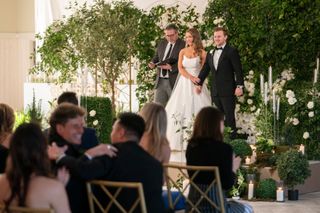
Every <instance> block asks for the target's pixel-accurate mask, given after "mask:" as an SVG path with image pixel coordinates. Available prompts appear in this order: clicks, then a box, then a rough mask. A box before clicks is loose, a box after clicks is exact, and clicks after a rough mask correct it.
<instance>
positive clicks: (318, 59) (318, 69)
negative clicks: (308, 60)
mask: <svg viewBox="0 0 320 213" xmlns="http://www.w3.org/2000/svg"><path fill="white" fill-rule="evenodd" d="M317 70H318V71H319V57H318V58H317Z"/></svg>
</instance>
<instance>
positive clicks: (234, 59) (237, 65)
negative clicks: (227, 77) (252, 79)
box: [230, 49, 244, 85]
mask: <svg viewBox="0 0 320 213" xmlns="http://www.w3.org/2000/svg"><path fill="white" fill-rule="evenodd" d="M230 58H231V64H232V67H233V70H234V73H235V75H236V84H237V85H243V84H244V83H243V73H242V65H241V61H240V56H239V53H238V51H237V50H236V49H233V51H232V52H231V57H230Z"/></svg>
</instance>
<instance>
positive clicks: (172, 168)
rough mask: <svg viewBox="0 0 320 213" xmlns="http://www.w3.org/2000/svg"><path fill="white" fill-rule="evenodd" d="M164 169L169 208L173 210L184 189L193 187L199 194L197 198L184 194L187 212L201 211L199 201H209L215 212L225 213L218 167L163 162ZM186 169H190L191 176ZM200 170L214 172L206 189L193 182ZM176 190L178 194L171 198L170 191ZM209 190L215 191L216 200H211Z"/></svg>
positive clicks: (199, 212)
mask: <svg viewBox="0 0 320 213" xmlns="http://www.w3.org/2000/svg"><path fill="white" fill-rule="evenodd" d="M163 167H164V171H165V180H166V186H167V190H168V202H169V207H170V209H172V210H174V209H175V205H176V204H177V203H178V202H179V200H180V199H181V197H182V196H183V195H184V194H185V192H186V190H188V189H191V187H192V188H193V190H194V191H196V193H198V194H200V196H199V197H198V199H197V200H190V199H189V198H188V196H185V201H186V204H187V205H189V206H190V208H191V209H190V211H188V212H198V213H201V211H200V210H199V207H200V204H201V202H206V203H209V205H210V206H211V207H212V209H214V210H215V211H216V212H221V213H225V206H224V194H223V191H222V186H221V181H220V174H219V168H218V167H216V166H187V165H178V164H164V165H163ZM188 171H189V172H190V171H192V173H193V174H192V176H191V177H189V175H188ZM200 172H212V173H213V174H214V178H213V180H212V182H211V183H210V184H209V185H208V187H206V189H201V187H199V185H197V184H196V183H195V182H194V179H195V178H196V177H197V175H198V174H199V173H200ZM169 173H171V174H172V173H174V174H175V175H176V176H175V177H172V176H170V175H169ZM185 179H187V184H185V185H183V184H182V182H181V181H182V180H185ZM172 189H174V190H178V191H179V195H178V196H177V197H175V198H174V200H173V198H172V196H171V193H170V191H171V190H172ZM210 190H213V191H215V192H216V195H217V196H216V197H217V199H216V200H213V199H212V198H211V197H210V196H209V194H210Z"/></svg>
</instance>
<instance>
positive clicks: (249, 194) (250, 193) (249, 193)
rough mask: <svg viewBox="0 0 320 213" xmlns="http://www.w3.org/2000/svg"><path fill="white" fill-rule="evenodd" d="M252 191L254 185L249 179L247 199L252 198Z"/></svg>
mask: <svg viewBox="0 0 320 213" xmlns="http://www.w3.org/2000/svg"><path fill="white" fill-rule="evenodd" d="M253 191H254V185H253V183H252V181H251V180H250V183H249V185H248V200H251V199H252V198H253Z"/></svg>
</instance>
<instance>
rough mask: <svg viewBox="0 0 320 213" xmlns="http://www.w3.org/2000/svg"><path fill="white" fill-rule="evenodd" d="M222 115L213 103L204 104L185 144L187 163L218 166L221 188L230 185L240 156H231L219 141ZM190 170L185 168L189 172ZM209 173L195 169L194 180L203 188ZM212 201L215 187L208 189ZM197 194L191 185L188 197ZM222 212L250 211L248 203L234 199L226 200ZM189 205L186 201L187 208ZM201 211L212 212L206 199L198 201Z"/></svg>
mask: <svg viewBox="0 0 320 213" xmlns="http://www.w3.org/2000/svg"><path fill="white" fill-rule="evenodd" d="M223 120H224V117H223V114H222V113H221V112H219V111H218V110H217V109H216V108H213V107H204V108H202V109H201V110H200V112H199V113H198V114H197V116H196V118H195V122H194V126H193V133H192V136H191V139H190V141H189V143H188V146H187V151H186V160H187V165H195V166H217V167H219V172H220V177H221V178H220V179H221V185H222V188H223V190H228V189H230V188H231V187H232V186H233V184H234V183H235V180H236V174H235V173H236V171H237V169H238V168H239V166H240V161H241V159H240V157H237V158H235V157H234V154H233V150H232V147H231V146H230V145H228V144H226V143H224V142H223V130H224V121H223ZM192 174H193V172H191V171H190V172H189V176H191V175H192ZM213 178H214V177H213V175H212V174H210V173H207V172H203V173H199V174H198V175H197V177H196V178H195V179H194V182H195V183H196V184H197V185H198V186H199V188H201V189H202V190H206V189H207V188H208V185H209V184H210V183H211V182H212V180H213ZM209 195H210V196H211V198H212V200H213V201H216V200H217V198H216V197H217V196H216V194H215V190H211V191H210V192H209ZM199 196H201V195H200V194H199V193H198V192H197V191H196V190H195V189H194V188H193V187H192V186H191V187H190V191H189V195H188V198H189V199H191V200H195V201H197V200H198V197H199ZM225 208H226V212H239V213H240V212H241V213H246V212H248V213H251V212H253V210H252V208H251V206H249V205H247V204H242V203H238V202H227V201H226V199H225ZM188 209H190V206H188V205H187V211H188ZM200 211H201V212H216V211H215V209H214V208H213V207H212V206H211V205H210V204H209V203H208V202H201V204H200Z"/></svg>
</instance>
